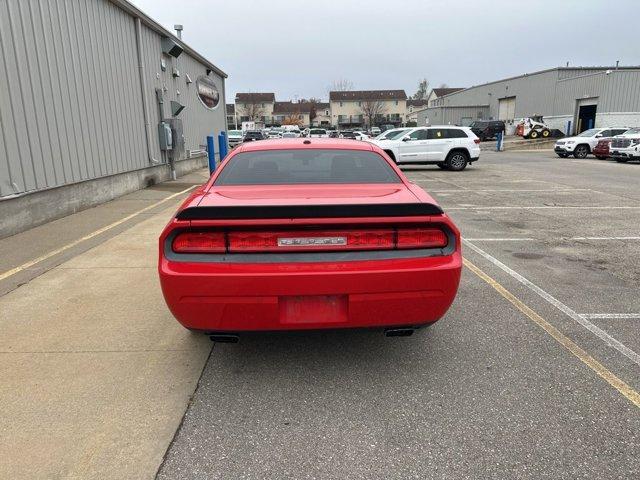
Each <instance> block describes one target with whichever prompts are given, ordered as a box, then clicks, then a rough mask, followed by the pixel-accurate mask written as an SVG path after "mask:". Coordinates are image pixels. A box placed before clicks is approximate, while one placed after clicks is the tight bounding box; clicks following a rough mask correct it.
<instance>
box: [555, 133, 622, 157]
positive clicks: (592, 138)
mask: <svg viewBox="0 0 640 480" xmlns="http://www.w3.org/2000/svg"><path fill="white" fill-rule="evenodd" d="M627 130H629V127H605V128H590V129H589V130H585V131H584V132H582V133H581V134H579V135H576V136H575V137H567V138H563V139H561V140H558V141H557V142H556V146H555V148H554V150H555V152H556V154H557V155H558V156H559V157H561V158H567V157H568V156H569V155H573V156H574V157H576V158H585V157H586V156H587V155H588V154H590V153H591V151H592V150H593V149H594V147H595V146H596V145H597V144H598V141H599V140H600V139H601V138H607V137H615V136H616V135H620V134H622V133H624V132H626V131H627Z"/></svg>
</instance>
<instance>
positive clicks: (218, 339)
mask: <svg viewBox="0 0 640 480" xmlns="http://www.w3.org/2000/svg"><path fill="white" fill-rule="evenodd" d="M414 331H415V328H385V330H384V336H385V337H410V336H411V335H413V332H414ZM209 338H210V339H211V341H212V342H215V343H238V342H239V341H240V337H239V336H238V335H234V334H230V333H212V334H210V335H209Z"/></svg>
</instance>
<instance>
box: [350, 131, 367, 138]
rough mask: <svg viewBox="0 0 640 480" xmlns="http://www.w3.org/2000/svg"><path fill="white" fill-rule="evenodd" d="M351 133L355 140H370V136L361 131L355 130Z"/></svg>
mask: <svg viewBox="0 0 640 480" xmlns="http://www.w3.org/2000/svg"><path fill="white" fill-rule="evenodd" d="M353 134H354V135H355V137H356V140H370V139H371V137H370V136H369V135H367V134H366V133H364V132H362V131H355V132H353Z"/></svg>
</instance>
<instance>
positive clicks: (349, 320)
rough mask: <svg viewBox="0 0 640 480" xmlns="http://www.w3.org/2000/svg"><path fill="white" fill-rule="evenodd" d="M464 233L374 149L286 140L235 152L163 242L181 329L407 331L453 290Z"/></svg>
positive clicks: (218, 336) (165, 274) (438, 310)
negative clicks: (365, 329)
mask: <svg viewBox="0 0 640 480" xmlns="http://www.w3.org/2000/svg"><path fill="white" fill-rule="evenodd" d="M461 266H462V257H461V253H460V233H459V231H458V229H457V228H456V226H455V225H454V224H453V222H452V221H451V219H450V218H449V217H448V216H447V215H446V214H445V213H443V211H442V209H441V208H440V207H439V206H438V205H437V204H436V202H435V201H434V199H433V198H431V197H430V196H429V195H428V194H427V193H426V192H425V191H424V190H422V188H420V187H419V186H418V185H416V184H414V183H411V182H410V181H409V180H407V179H406V178H405V176H404V175H403V174H402V172H401V171H400V170H399V169H398V167H397V166H396V165H395V164H394V162H393V161H392V160H391V159H390V158H389V157H387V155H386V154H385V153H384V152H383V151H382V150H381V149H379V148H378V147H376V146H374V145H372V144H370V143H367V142H359V141H354V140H339V139H315V138H314V139H302V138H300V139H283V140H266V141H260V142H251V143H245V144H243V145H242V146H240V147H238V148H236V149H235V150H234V151H233V152H232V153H230V154H229V156H228V157H227V158H226V159H225V161H224V162H222V164H221V165H220V167H219V168H218V170H216V172H215V173H214V174H213V175H212V176H211V178H210V179H209V181H208V182H207V183H206V184H205V185H204V186H202V187H200V188H198V189H197V190H196V191H194V192H193V193H192V194H191V195H190V196H189V198H187V200H186V201H185V202H184V203H183V204H182V205H181V207H180V208H179V210H178V212H177V213H176V215H175V217H174V218H173V219H172V220H171V221H170V222H169V224H168V225H167V226H166V228H165V229H164V231H163V232H162V235H161V236H160V258H159V265H158V270H159V273H160V283H161V285H162V292H163V294H164V298H165V300H166V302H167V305H168V306H169V309H170V310H171V312H172V313H173V315H174V316H175V317H176V318H177V319H178V321H179V322H180V323H181V324H182V325H183V326H185V327H186V328H188V329H191V330H196V331H202V332H205V333H207V334H208V335H210V336H211V338H212V339H213V340H215V341H228V342H235V341H237V340H238V335H239V334H240V333H242V332H248V331H274V330H303V329H325V328H334V329H335V328H370V327H378V328H384V330H385V333H386V335H387V336H407V335H411V333H413V331H414V329H416V328H419V327H421V326H424V325H427V324H431V323H433V322H435V321H436V320H438V319H439V318H440V317H442V316H443V315H444V314H445V312H446V311H447V309H448V308H449V306H450V305H451V303H452V302H453V299H454V297H455V296H456V292H457V290H458V283H459V280H460V271H461Z"/></svg>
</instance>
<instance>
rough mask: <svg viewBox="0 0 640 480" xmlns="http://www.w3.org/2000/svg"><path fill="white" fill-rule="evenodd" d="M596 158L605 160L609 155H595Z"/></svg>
mask: <svg viewBox="0 0 640 480" xmlns="http://www.w3.org/2000/svg"><path fill="white" fill-rule="evenodd" d="M596 158H597V159H598V160H606V159H607V158H609V157H605V156H604V155H596Z"/></svg>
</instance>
